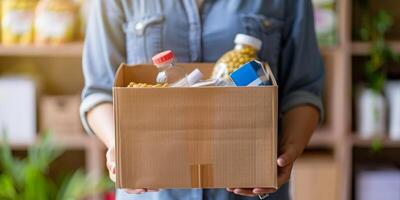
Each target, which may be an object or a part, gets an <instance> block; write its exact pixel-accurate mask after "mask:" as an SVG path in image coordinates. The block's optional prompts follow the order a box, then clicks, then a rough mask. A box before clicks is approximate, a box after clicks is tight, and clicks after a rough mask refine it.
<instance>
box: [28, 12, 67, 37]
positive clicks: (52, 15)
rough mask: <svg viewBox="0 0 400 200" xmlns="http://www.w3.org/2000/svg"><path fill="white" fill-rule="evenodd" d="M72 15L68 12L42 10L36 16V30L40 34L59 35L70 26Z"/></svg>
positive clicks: (63, 33)
mask: <svg viewBox="0 0 400 200" xmlns="http://www.w3.org/2000/svg"><path fill="white" fill-rule="evenodd" d="M73 23H74V16H73V14H72V13H69V12H49V11H48V12H43V13H41V14H39V15H38V16H37V18H36V29H37V32H38V33H40V35H42V36H48V37H61V36H63V35H65V34H66V32H67V30H68V28H70V27H72V26H73Z"/></svg>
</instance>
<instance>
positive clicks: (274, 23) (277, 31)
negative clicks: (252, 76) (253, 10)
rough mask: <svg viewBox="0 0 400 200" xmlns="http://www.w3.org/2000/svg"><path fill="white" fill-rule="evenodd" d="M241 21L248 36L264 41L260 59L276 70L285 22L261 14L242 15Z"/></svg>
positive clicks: (259, 54)
mask: <svg viewBox="0 0 400 200" xmlns="http://www.w3.org/2000/svg"><path fill="white" fill-rule="evenodd" d="M240 19H241V22H242V24H243V26H244V29H245V30H246V34H249V35H252V36H254V37H256V38H259V39H261V40H262V41H263V45H262V48H261V50H260V52H259V53H258V57H259V58H260V59H261V60H263V61H267V62H268V63H269V64H270V65H271V67H273V68H276V67H277V64H278V58H279V53H280V50H281V38H282V27H283V24H284V23H283V21H282V20H280V19H276V18H271V17H265V16H264V15H261V14H242V15H241V16H240Z"/></svg>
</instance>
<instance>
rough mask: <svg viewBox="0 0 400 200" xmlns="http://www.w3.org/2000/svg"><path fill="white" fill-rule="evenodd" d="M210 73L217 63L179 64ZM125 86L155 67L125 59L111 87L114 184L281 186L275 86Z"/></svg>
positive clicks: (151, 76)
mask: <svg viewBox="0 0 400 200" xmlns="http://www.w3.org/2000/svg"><path fill="white" fill-rule="evenodd" d="M180 66H183V67H185V69H186V71H187V72H190V71H192V70H193V69H195V68H199V69H200V70H201V72H202V73H203V74H204V75H205V76H210V75H211V72H212V70H213V64H200V63H192V64H181V65H180ZM266 70H267V71H268V72H269V73H268V74H270V75H271V77H270V78H271V80H272V82H273V85H271V86H263V87H203V88H127V87H126V86H127V85H128V84H129V83H130V82H139V83H140V82H146V83H154V80H155V77H156V74H157V71H156V68H155V67H154V66H152V65H133V66H129V65H125V64H122V65H121V66H120V68H119V69H118V71H117V73H116V78H115V83H114V87H113V101H114V115H115V116H114V117H115V134H116V161H117V181H116V184H117V187H119V188H150V189H161V188H227V187H234V188H253V187H269V188H277V166H276V157H277V107H278V105H277V104H278V101H277V98H278V86H277V84H276V81H275V79H274V77H273V76H272V73H270V72H271V70H270V69H269V67H267V69H266Z"/></svg>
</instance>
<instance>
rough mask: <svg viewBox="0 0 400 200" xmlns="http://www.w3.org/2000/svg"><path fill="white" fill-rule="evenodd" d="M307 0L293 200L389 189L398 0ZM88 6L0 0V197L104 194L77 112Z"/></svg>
mask: <svg viewBox="0 0 400 200" xmlns="http://www.w3.org/2000/svg"><path fill="white" fill-rule="evenodd" d="M313 3H314V11H315V14H314V15H315V22H316V23H315V24H316V31H317V35H318V40H319V44H320V49H321V54H322V55H323V58H324V61H325V67H326V72H327V73H326V75H327V78H326V83H325V88H326V89H325V94H324V101H325V106H326V115H325V116H326V117H325V120H324V122H323V123H322V124H321V126H320V128H319V129H318V130H317V131H316V133H315V134H314V136H313V138H312V140H311V142H310V144H309V145H308V147H307V149H306V150H305V152H304V154H303V155H302V157H301V158H300V159H299V160H298V161H297V163H296V165H295V169H294V171H293V175H292V179H291V182H292V187H291V190H292V194H293V199H295V200H314V199H315V200H321V199H324V200H325V199H326V200H330V199H332V200H337V199H341V200H348V199H357V200H369V199H374V200H375V199H388V200H391V199H393V200H398V199H400V192H399V191H400V169H399V167H400V156H399V155H400V63H399V62H400V56H399V53H400V1H398V0H313ZM89 8H90V0H53V1H35V0H1V20H0V23H1V29H0V33H1V34H0V35H1V44H0V131H1V132H2V133H3V134H2V135H4V136H3V137H2V138H1V139H0V140H1V146H0V150H1V152H0V188H2V190H0V199H22V198H23V199H60V200H61V199H96V200H100V199H106V200H111V199H114V194H113V184H112V183H110V182H109V181H108V179H107V171H106V169H105V148H104V147H103V145H102V144H101V143H100V142H99V141H97V140H96V139H95V138H94V137H89V136H87V135H86V134H85V133H84V131H83V129H82V127H81V124H80V119H79V103H80V97H79V96H80V92H81V90H82V86H83V77H82V70H81V54H82V41H83V38H84V35H85V31H84V30H85V23H86V16H87V14H88V12H89ZM88 185H90V187H89V188H88V187H87V186H88ZM83 188H84V189H83ZM49 194H50V197H49ZM40 195H42V196H40ZM46 195H47V196H46Z"/></svg>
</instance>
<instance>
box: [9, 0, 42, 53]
mask: <svg viewBox="0 0 400 200" xmlns="http://www.w3.org/2000/svg"><path fill="white" fill-rule="evenodd" d="M36 2H37V1H35V0H3V1H2V2H1V3H2V5H1V7H2V9H1V11H2V12H1V14H2V15H1V16H2V18H1V19H2V20H1V25H2V26H1V27H2V29H1V33H2V34H1V36H2V43H3V44H5V45H13V44H30V43H32V41H33V36H34V19H35V7H36V4H37V3H36Z"/></svg>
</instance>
